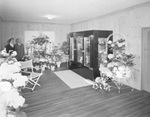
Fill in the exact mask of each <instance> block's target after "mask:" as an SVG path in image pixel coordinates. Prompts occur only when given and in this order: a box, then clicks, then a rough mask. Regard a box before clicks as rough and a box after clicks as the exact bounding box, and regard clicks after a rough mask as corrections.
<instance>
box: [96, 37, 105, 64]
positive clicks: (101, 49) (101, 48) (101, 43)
mask: <svg viewBox="0 0 150 117" xmlns="http://www.w3.org/2000/svg"><path fill="white" fill-rule="evenodd" d="M106 40H107V38H98V66H99V65H100V63H101V62H102V61H104V60H105V58H106V57H107V56H104V54H102V53H106V54H107V46H106V43H107V42H106ZM102 55H103V56H102ZM99 67H100V66H99Z"/></svg>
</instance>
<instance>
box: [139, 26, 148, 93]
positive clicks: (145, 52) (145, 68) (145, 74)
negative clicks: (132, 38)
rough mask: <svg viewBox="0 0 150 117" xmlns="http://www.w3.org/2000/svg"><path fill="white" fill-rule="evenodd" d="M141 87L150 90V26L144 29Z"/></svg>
mask: <svg viewBox="0 0 150 117" xmlns="http://www.w3.org/2000/svg"><path fill="white" fill-rule="evenodd" d="M141 48H142V61H141V62H142V67H141V68H142V69H141V71H142V73H141V75H142V76H141V83H142V84H141V88H142V90H145V91H148V92H150V27H149V28H143V29H142V45H141Z"/></svg>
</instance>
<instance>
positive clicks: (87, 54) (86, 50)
mask: <svg viewBox="0 0 150 117" xmlns="http://www.w3.org/2000/svg"><path fill="white" fill-rule="evenodd" d="M84 65H85V66H87V67H90V38H88V37H84Z"/></svg>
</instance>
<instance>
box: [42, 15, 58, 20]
mask: <svg viewBox="0 0 150 117" xmlns="http://www.w3.org/2000/svg"><path fill="white" fill-rule="evenodd" d="M45 17H46V19H48V20H52V19H54V18H56V17H57V16H56V15H45Z"/></svg>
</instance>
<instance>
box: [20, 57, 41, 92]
mask: <svg viewBox="0 0 150 117" xmlns="http://www.w3.org/2000/svg"><path fill="white" fill-rule="evenodd" d="M20 63H21V69H22V71H21V72H22V73H23V74H24V75H27V76H28V82H27V83H26V86H25V87H24V88H27V89H31V91H33V90H34V89H35V87H36V85H38V86H41V85H40V84H39V83H38V81H39V79H40V77H41V76H42V74H43V70H41V72H40V73H37V72H34V67H33V62H32V59H31V60H27V61H20ZM28 69H30V71H29V70H28ZM29 85H30V86H29Z"/></svg>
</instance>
